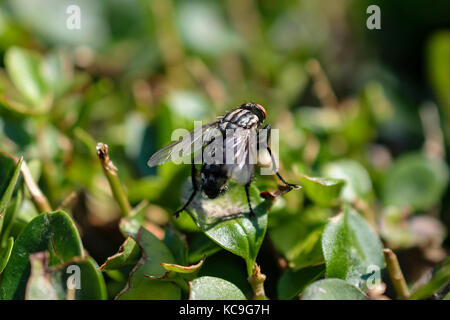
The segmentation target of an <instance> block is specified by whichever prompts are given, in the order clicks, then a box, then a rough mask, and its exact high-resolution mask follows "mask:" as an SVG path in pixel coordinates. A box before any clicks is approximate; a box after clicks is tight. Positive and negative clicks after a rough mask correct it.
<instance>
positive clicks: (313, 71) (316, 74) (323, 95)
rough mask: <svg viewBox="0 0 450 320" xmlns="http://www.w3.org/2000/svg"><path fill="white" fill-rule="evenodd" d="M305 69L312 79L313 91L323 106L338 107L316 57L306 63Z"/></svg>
mask: <svg viewBox="0 0 450 320" xmlns="http://www.w3.org/2000/svg"><path fill="white" fill-rule="evenodd" d="M306 69H307V70H308V72H309V74H310V75H311V77H312V78H313V80H314V91H315V92H316V95H317V97H318V98H319V100H320V102H321V103H322V105H323V106H325V107H333V108H338V106H339V102H338V99H337V97H336V95H335V94H334V91H333V89H332V88H331V85H330V82H329V81H328V78H327V76H326V75H325V73H324V72H323V70H322V67H321V66H320V63H319V62H318V61H317V60H316V59H310V60H309V61H308V62H307V64H306Z"/></svg>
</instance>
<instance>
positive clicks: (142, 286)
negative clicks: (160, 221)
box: [116, 227, 181, 300]
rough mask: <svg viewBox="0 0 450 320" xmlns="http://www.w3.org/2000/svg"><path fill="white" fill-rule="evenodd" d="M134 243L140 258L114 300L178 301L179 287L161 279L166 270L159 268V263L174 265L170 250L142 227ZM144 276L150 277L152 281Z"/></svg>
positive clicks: (179, 296)
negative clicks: (139, 252)
mask: <svg viewBox="0 0 450 320" xmlns="http://www.w3.org/2000/svg"><path fill="white" fill-rule="evenodd" d="M135 241H136V242H137V243H138V244H139V246H140V248H141V252H142V257H141V259H140V260H139V262H138V264H137V265H136V266H135V267H134V269H133V270H132V271H131V273H130V278H129V280H128V283H127V285H126V286H125V288H124V289H123V290H122V291H121V292H120V293H119V294H118V295H117V296H116V299H121V300H135V299H140V300H142V299H143V300H159V299H162V300H177V299H180V298H181V289H180V287H179V286H177V285H176V284H174V283H172V282H169V281H165V280H164V279H163V278H164V275H165V274H166V270H165V269H164V268H163V267H162V266H161V263H163V262H164V263H172V264H174V263H175V259H174V257H173V255H172V253H171V252H170V250H169V249H168V248H167V247H166V245H165V244H164V243H163V242H162V241H161V240H159V239H158V238H156V237H155V236H154V235H153V234H152V233H151V232H149V231H148V230H147V229H145V228H143V227H141V228H139V230H138V233H137V234H136V238H135ZM146 276H152V277H154V279H150V278H148V277H146ZM156 278H160V279H156Z"/></svg>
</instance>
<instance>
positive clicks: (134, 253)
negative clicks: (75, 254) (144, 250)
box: [100, 237, 141, 271]
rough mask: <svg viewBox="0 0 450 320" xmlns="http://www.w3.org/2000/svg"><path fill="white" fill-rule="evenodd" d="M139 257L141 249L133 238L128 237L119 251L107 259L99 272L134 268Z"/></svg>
mask: <svg viewBox="0 0 450 320" xmlns="http://www.w3.org/2000/svg"><path fill="white" fill-rule="evenodd" d="M140 257H141V249H140V248H139V245H138V244H137V243H136V241H134V239H133V238H131V237H128V238H127V239H126V240H125V242H124V243H123V244H122V245H121V246H120V248H119V251H118V252H117V253H116V254H115V255H113V256H111V257H109V258H108V259H107V260H106V261H105V263H104V264H103V265H101V266H100V270H101V271H106V270H117V269H121V268H123V267H126V266H134V265H136V263H138V261H139V259H140Z"/></svg>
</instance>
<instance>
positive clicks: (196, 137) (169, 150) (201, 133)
mask: <svg viewBox="0 0 450 320" xmlns="http://www.w3.org/2000/svg"><path fill="white" fill-rule="evenodd" d="M218 134H220V131H219V130H218V122H212V123H209V124H205V125H204V126H201V127H200V128H196V129H194V130H192V131H191V132H189V133H187V134H185V135H184V136H182V137H181V138H180V140H178V141H175V142H172V143H171V144H169V145H168V146H165V147H164V148H162V149H161V150H159V151H157V152H156V153H155V154H154V155H152V157H151V158H150V159H149V160H148V162H147V165H148V166H149V167H154V166H158V165H160V164H163V163H165V162H167V161H169V160H172V161H175V160H177V159H180V158H182V157H184V156H186V155H187V154H186V153H184V152H180V150H183V151H184V150H189V151H190V152H189V154H190V153H192V152H196V151H198V150H200V149H201V148H202V147H203V146H204V145H205V144H207V143H208V142H210V141H211V140H212V139H213V138H214V137H215V136H217V135H218ZM199 142H201V143H199ZM175 147H176V148H175Z"/></svg>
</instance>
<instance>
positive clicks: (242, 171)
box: [147, 102, 298, 217]
mask: <svg viewBox="0 0 450 320" xmlns="http://www.w3.org/2000/svg"><path fill="white" fill-rule="evenodd" d="M266 116H267V114H266V110H265V109H264V108H263V107H262V106H261V105H259V104H256V103H253V102H248V103H244V104H242V105H241V106H240V107H238V108H236V109H234V110H232V111H230V112H228V113H227V114H225V115H224V116H222V117H219V118H218V120H217V121H215V122H212V123H209V124H206V125H203V126H201V127H199V128H196V129H194V130H193V131H191V132H189V133H188V134H186V135H184V136H183V137H181V139H180V140H178V141H175V142H173V143H172V144H170V145H168V146H166V147H164V148H162V149H161V150H159V151H157V152H156V153H155V154H153V156H152V157H151V158H150V160H149V161H148V163H147V164H148V166H150V167H154V166H157V165H160V164H163V163H165V162H167V161H169V160H177V159H180V158H181V157H183V156H186V155H187V154H192V153H194V156H193V157H192V164H191V165H192V166H191V178H192V187H193V191H192V194H191V195H190V197H189V199H188V200H187V202H186V203H185V204H184V205H183V206H182V207H181V208H180V209H179V210H177V211H176V212H175V213H174V215H175V216H176V217H178V216H179V214H180V212H182V211H183V210H185V209H186V208H187V207H188V206H189V204H190V203H191V202H192V200H193V199H194V197H195V195H196V194H197V192H203V193H204V194H205V195H206V196H207V197H208V198H210V199H214V198H216V197H217V196H219V195H220V194H223V193H224V192H226V190H227V189H228V185H227V181H228V180H230V179H231V180H234V181H236V182H237V183H238V184H240V185H243V186H244V188H245V193H246V196H247V203H248V207H249V215H250V217H254V216H255V213H254V212H253V208H252V205H251V203H250V195H249V187H250V184H251V182H252V178H253V174H254V171H255V165H256V164H257V163H256V161H251V158H252V156H253V159H254V158H255V156H254V155H255V151H256V150H257V149H259V148H260V146H261V144H260V143H255V140H258V141H260V140H265V141H264V148H266V149H267V151H268V153H269V155H270V157H271V161H272V170H273V171H274V172H275V173H276V175H277V176H278V178H279V179H280V180H281V181H282V182H283V183H284V184H285V185H286V186H287V187H289V188H290V189H291V188H297V187H298V186H297V185H295V184H291V183H288V182H286V180H285V179H284V178H283V177H282V176H281V175H280V173H279V172H278V170H277V168H276V163H275V159H274V157H273V154H272V151H271V149H270V147H269V145H268V141H269V138H270V130H271V128H270V125H266V126H265V127H264V128H263V129H265V130H261V128H260V127H261V126H262V124H263V123H264V121H265V119H266ZM262 131H263V132H266V135H265V136H263V135H261V134H260V132H262ZM230 132H232V134H231V136H230V134H229V133H230ZM255 138H256V139H255ZM180 150H188V151H187V153H184V155H182V154H180V152H179V151H180ZM199 151H200V156H201V160H200V161H198V162H197V163H201V164H202V166H201V170H200V177H198V173H197V169H196V167H195V163H196V160H197V159H198V156H199ZM196 154H197V156H196ZM205 157H207V158H208V159H205ZM224 158H226V160H225V159H224ZM199 178H201V179H199ZM198 180H200V181H198Z"/></svg>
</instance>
